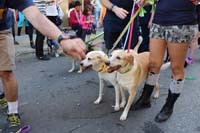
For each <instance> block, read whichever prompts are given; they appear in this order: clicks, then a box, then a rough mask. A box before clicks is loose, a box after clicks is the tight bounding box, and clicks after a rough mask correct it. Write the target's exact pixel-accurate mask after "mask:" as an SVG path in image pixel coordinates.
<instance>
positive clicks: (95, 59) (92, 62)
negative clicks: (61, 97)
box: [80, 51, 125, 111]
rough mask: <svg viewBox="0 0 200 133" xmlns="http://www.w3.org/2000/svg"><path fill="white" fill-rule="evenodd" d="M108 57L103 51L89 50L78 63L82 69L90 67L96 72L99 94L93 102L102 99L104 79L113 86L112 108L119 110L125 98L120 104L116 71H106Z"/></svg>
mask: <svg viewBox="0 0 200 133" xmlns="http://www.w3.org/2000/svg"><path fill="white" fill-rule="evenodd" d="M107 59H108V57H107V55H106V54H105V53H104V52H103V51H91V52H89V53H87V55H86V58H85V59H84V60H83V61H81V63H80V65H81V67H82V68H83V69H87V68H92V69H93V70H95V71H97V72H98V76H99V96H98V98H97V100H96V101H95V102H94V103H95V104H99V103H100V102H101V101H102V96H103V88H104V81H109V82H110V83H111V84H112V85H113V86H114V88H115V106H114V110H115V111H118V110H120V107H124V105H125V99H122V102H121V104H120V105H119V101H120V96H119V95H120V90H121V89H120V88H119V85H118V83H117V75H116V72H113V73H107V66H106V64H105V61H106V60H107Z"/></svg>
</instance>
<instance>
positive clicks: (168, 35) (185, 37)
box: [149, 24, 198, 43]
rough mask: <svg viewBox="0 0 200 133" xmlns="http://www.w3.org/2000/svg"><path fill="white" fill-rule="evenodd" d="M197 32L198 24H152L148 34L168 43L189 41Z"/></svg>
mask: <svg viewBox="0 0 200 133" xmlns="http://www.w3.org/2000/svg"><path fill="white" fill-rule="evenodd" d="M197 32H198V25H181V26H161V25H158V24H153V25H152V27H151V29H150V35H149V36H150V38H155V39H162V40H165V41H167V42H170V43H191V41H192V39H193V38H194V36H195V34H196V33H197Z"/></svg>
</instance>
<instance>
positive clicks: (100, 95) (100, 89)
mask: <svg viewBox="0 0 200 133" xmlns="http://www.w3.org/2000/svg"><path fill="white" fill-rule="evenodd" d="M103 88H104V81H103V80H102V79H100V78H99V97H98V98H97V100H96V101H94V104H99V103H100V102H101V100H102V96H103Z"/></svg>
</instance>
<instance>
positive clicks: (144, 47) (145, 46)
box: [138, 24, 150, 53]
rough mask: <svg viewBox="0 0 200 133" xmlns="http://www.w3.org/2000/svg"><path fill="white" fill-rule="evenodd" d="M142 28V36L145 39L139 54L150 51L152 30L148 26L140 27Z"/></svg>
mask: <svg viewBox="0 0 200 133" xmlns="http://www.w3.org/2000/svg"><path fill="white" fill-rule="evenodd" d="M140 27H141V35H142V38H143V41H142V44H141V46H140V48H139V50H138V52H139V53H141V52H145V51H149V33H150V29H149V28H148V25H147V24H144V25H140Z"/></svg>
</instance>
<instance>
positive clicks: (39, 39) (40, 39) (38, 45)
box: [34, 0, 50, 60]
mask: <svg viewBox="0 0 200 133" xmlns="http://www.w3.org/2000/svg"><path fill="white" fill-rule="evenodd" d="M34 3H35V5H36V6H37V7H38V9H39V10H40V12H41V13H42V14H44V15H46V1H41V0H34ZM44 39H45V36H44V35H43V34H42V33H40V32H39V31H38V30H36V39H35V54H36V57H37V59H38V60H49V59H50V58H49V56H48V55H45V54H44V48H43V47H44Z"/></svg>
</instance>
